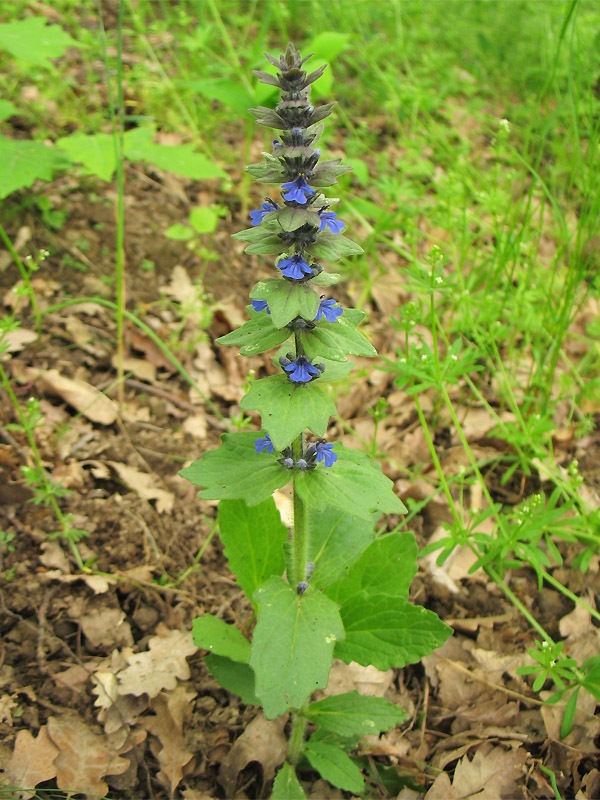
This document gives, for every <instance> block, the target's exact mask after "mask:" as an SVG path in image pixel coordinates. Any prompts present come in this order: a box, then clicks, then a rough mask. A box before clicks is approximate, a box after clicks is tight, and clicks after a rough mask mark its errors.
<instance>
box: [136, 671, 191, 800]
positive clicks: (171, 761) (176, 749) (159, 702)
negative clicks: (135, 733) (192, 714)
mask: <svg viewBox="0 0 600 800" xmlns="http://www.w3.org/2000/svg"><path fill="white" fill-rule="evenodd" d="M194 697H196V692H194V691H191V690H189V689H186V688H185V687H184V686H177V687H176V688H175V690H174V691H173V692H171V693H169V694H168V695H167V694H166V693H162V694H160V695H159V696H158V697H157V698H156V700H154V702H153V703H152V710H153V711H154V712H155V716H154V717H146V718H144V719H143V720H142V724H143V726H144V728H146V730H148V731H149V732H150V733H151V734H153V735H154V736H156V738H157V739H158V741H159V742H160V748H159V749H158V750H157V753H156V756H157V758H158V761H159V763H160V772H159V773H158V775H157V777H158V779H159V781H160V782H161V783H162V784H163V786H166V787H167V789H168V790H169V791H170V793H171V795H172V794H173V792H174V791H175V789H176V788H177V787H178V786H179V784H180V783H181V780H182V778H183V768H184V767H185V766H186V764H188V763H189V762H190V761H191V759H192V758H193V756H194V754H193V753H192V752H190V751H188V750H186V748H185V739H184V735H183V722H184V718H185V716H186V712H189V710H190V708H191V702H192V700H193V699H194Z"/></svg>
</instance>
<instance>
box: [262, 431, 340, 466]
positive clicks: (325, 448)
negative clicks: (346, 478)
mask: <svg viewBox="0 0 600 800" xmlns="http://www.w3.org/2000/svg"><path fill="white" fill-rule="evenodd" d="M254 449H255V450H256V452H257V453H262V452H265V451H266V452H267V453H269V455H273V453H274V452H275V447H274V445H273V442H272V441H271V437H270V436H269V434H268V433H266V434H265V435H264V436H261V437H259V438H258V439H257V440H256V441H255V442H254ZM336 461H337V453H335V452H334V451H333V444H332V443H331V442H326V441H325V440H324V439H320V440H319V441H318V442H315V443H313V444H309V445H308V446H307V447H303V449H302V455H301V456H300V458H298V459H296V460H294V456H293V452H292V448H291V447H286V448H285V449H284V450H282V452H281V458H280V459H279V462H280V464H283V466H284V467H286V468H287V469H294V467H296V469H300V470H312V469H315V467H316V466H317V464H321V463H322V464H324V466H326V467H332V466H333V465H334V464H335V462H336Z"/></svg>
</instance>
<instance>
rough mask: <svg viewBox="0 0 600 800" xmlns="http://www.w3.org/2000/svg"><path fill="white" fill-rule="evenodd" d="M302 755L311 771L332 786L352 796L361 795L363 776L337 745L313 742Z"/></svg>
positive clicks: (309, 741)
mask: <svg viewBox="0 0 600 800" xmlns="http://www.w3.org/2000/svg"><path fill="white" fill-rule="evenodd" d="M304 755H305V756H306V758H307V759H308V762H309V764H310V765H311V767H313V769H316V770H317V772H318V773H319V774H320V775H321V776H322V777H323V778H325V780H326V781H329V783H331V784H333V785H334V786H337V787H339V788H340V789H344V790H345V791H347V792H353V793H354V794H362V791H363V789H364V780H363V776H362V774H361V772H360V770H359V768H358V767H357V766H356V764H355V763H354V761H352V759H351V758H350V756H349V755H348V754H347V753H345V752H344V751H343V750H342V749H341V748H340V747H339V746H338V745H336V744H330V743H329V742H323V741H319V740H317V739H315V740H313V738H312V737H311V738H310V739H309V740H308V742H307V743H306V747H305V748H304Z"/></svg>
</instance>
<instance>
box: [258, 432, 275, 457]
mask: <svg viewBox="0 0 600 800" xmlns="http://www.w3.org/2000/svg"><path fill="white" fill-rule="evenodd" d="M254 449H255V450H256V452H257V453H262V451H263V450H266V451H267V453H269V455H271V454H272V453H274V452H275V448H274V447H273V442H272V441H271V437H270V436H269V434H268V433H265V435H264V438H262V439H256V441H255V442H254Z"/></svg>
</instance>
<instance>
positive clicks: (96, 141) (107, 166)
mask: <svg viewBox="0 0 600 800" xmlns="http://www.w3.org/2000/svg"><path fill="white" fill-rule="evenodd" d="M56 144H57V145H58V146H59V147H60V148H61V149H62V150H64V151H65V152H66V153H68V154H69V156H70V158H71V160H72V161H74V162H75V163H77V164H83V166H84V168H85V171H86V172H89V173H91V174H92V175H96V176H97V177H98V178H101V179H102V180H103V181H110V180H111V178H112V176H113V174H114V172H115V170H116V168H117V154H116V151H115V139H114V137H113V135H112V134H110V133H94V134H87V133H72V134H71V135H70V136H63V137H62V138H61V139H58V141H57V142H56Z"/></svg>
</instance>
